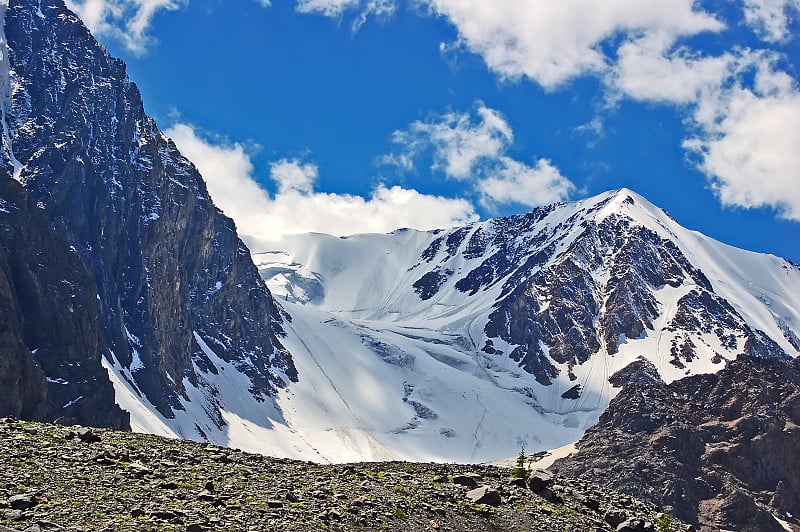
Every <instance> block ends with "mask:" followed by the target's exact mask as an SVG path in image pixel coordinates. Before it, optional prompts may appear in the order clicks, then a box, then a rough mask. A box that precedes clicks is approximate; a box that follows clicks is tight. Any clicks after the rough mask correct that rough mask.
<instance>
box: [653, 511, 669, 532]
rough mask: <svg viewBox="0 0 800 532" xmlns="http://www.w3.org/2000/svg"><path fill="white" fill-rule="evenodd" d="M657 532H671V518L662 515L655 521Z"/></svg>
mask: <svg viewBox="0 0 800 532" xmlns="http://www.w3.org/2000/svg"><path fill="white" fill-rule="evenodd" d="M656 531H657V532H672V518H671V517H670V516H668V515H667V514H663V515H662V516H661V517H659V518H658V519H657V520H656Z"/></svg>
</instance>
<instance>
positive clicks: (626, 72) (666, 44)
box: [606, 33, 738, 104]
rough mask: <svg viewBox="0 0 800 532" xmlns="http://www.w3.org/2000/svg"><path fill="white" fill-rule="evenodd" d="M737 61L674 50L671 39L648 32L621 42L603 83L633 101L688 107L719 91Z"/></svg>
mask: <svg viewBox="0 0 800 532" xmlns="http://www.w3.org/2000/svg"><path fill="white" fill-rule="evenodd" d="M737 62H738V61H737V57H736V56H735V55H734V54H730V53H726V54H722V55H720V56H703V55H700V54H698V53H696V52H694V51H692V50H691V49H688V48H685V47H678V48H674V42H673V39H672V37H671V36H669V35H667V34H664V33H652V34H647V35H644V36H642V37H639V38H635V39H631V40H628V41H626V42H624V43H622V45H621V46H620V47H619V50H618V58H617V62H616V64H615V65H614V66H613V67H612V68H611V70H610V71H609V73H608V75H607V77H606V83H607V84H608V85H609V87H610V88H611V89H612V90H613V91H617V92H618V93H619V94H622V95H624V96H627V97H630V98H633V99H637V100H644V101H651V102H659V103H674V104H692V103H695V102H697V101H698V100H699V99H700V98H702V97H703V96H704V95H706V94H708V93H711V92H715V91H717V90H719V87H720V86H721V85H722V84H723V83H724V82H725V80H726V79H727V78H728V77H730V76H731V75H732V72H733V70H734V68H735V66H736V64H737Z"/></svg>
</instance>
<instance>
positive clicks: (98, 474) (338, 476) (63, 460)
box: [0, 419, 686, 532]
mask: <svg viewBox="0 0 800 532" xmlns="http://www.w3.org/2000/svg"><path fill="white" fill-rule="evenodd" d="M0 453H2V455H3V456H4V457H5V460H3V462H2V463H1V464H0V530H2V527H8V528H10V529H12V530H64V529H68V530H180V531H184V530H185V531H192V532H194V531H202V530H309V531H310V530H323V529H330V530H409V531H423V530H427V531H430V530H451V531H484V530H506V531H512V530H518V531H522V530H542V531H592V532H595V531H597V532H600V531H606V530H608V531H612V530H617V531H625V532H645V531H655V530H656V525H660V528H658V530H659V531H663V532H666V531H668V530H672V531H679V530H685V529H686V528H685V527H684V526H682V525H680V523H679V522H678V521H677V520H673V519H671V518H669V517H666V516H665V515H663V514H661V513H659V511H658V510H657V509H656V508H655V507H654V506H651V505H647V504H644V503H641V502H639V501H636V500H634V499H632V498H631V497H628V496H625V495H620V494H618V493H615V492H613V491H608V490H604V489H598V488H596V487H594V486H592V485H591V484H589V483H587V482H585V481H580V480H574V479H570V478H567V477H560V476H556V477H551V476H550V475H549V474H545V473H535V474H534V475H533V476H532V477H531V480H530V482H529V484H528V485H526V483H525V481H523V480H519V479H517V480H514V479H512V478H511V477H510V475H509V470H508V469H500V468H496V467H489V466H458V465H447V464H439V465H436V464H414V463H401V462H389V463H380V464H370V463H361V464H350V465H340V466H317V465H314V464H311V463H308V462H295V461H290V460H279V459H273V458H267V457H263V456H258V455H250V454H246V453H243V452H240V451H236V450H231V449H224V448H219V447H214V446H206V445H203V444H195V443H191V442H180V441H175V440H167V439H163V438H158V437H153V436H143V435H135V434H130V433H119V432H113V431H94V432H92V431H87V430H78V429H77V428H69V427H59V426H53V425H41V424H36V423H23V422H18V421H14V420H9V419H5V420H0ZM37 527H38V528H37Z"/></svg>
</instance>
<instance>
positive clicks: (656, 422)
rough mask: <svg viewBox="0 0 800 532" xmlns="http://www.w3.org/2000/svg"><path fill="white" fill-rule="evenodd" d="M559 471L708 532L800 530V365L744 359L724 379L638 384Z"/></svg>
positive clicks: (799, 362) (718, 376)
mask: <svg viewBox="0 0 800 532" xmlns="http://www.w3.org/2000/svg"><path fill="white" fill-rule="evenodd" d="M577 448H578V452H577V453H576V454H574V455H572V456H569V457H568V458H566V459H563V460H560V461H558V462H556V463H555V465H554V467H553V469H554V470H556V471H558V472H559V473H562V474H568V475H576V476H580V477H582V478H585V479H588V480H591V481H593V482H597V483H599V484H601V485H606V486H609V487H612V488H614V489H618V490H620V491H623V492H625V493H628V494H631V495H633V496H636V497H640V498H642V499H644V500H647V501H650V502H653V503H655V504H659V505H662V506H664V507H667V506H669V507H672V508H674V511H675V515H676V516H678V517H679V518H681V519H682V520H684V521H686V522H691V523H694V524H696V525H699V526H700V527H701V529H703V530H718V529H720V528H721V529H729V530H737V531H772V530H774V531H776V532H777V531H782V530H784V528H783V526H782V525H781V524H780V523H779V522H778V521H777V520H776V517H777V518H779V519H781V520H783V521H786V522H789V523H790V524H791V526H793V527H794V529H795V530H798V529H800V521H799V520H798V519H797V517H796V516H797V515H798V513H800V360H798V359H795V360H793V361H791V362H788V363H787V362H784V361H781V360H776V359H765V358H760V357H752V356H741V357H739V358H738V359H737V360H735V361H733V362H730V363H729V364H728V365H727V366H726V367H725V368H724V369H723V370H721V371H720V372H719V373H717V374H711V375H699V376H693V377H688V378H686V379H682V380H680V381H676V382H673V383H672V384H669V385H665V384H664V383H661V382H642V381H636V380H634V381H632V382H630V383H629V384H628V385H626V386H625V388H623V390H622V391H621V392H620V393H619V395H618V396H617V397H616V398H615V399H614V400H613V401H612V402H611V405H610V406H609V408H608V410H607V411H606V412H605V413H604V414H603V415H602V416H601V418H600V422H599V423H598V424H597V425H596V426H594V427H592V428H591V429H589V430H588V431H587V433H586V435H585V436H584V438H583V439H581V441H580V442H578V444H577Z"/></svg>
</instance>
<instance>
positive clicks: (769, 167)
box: [684, 63, 800, 221]
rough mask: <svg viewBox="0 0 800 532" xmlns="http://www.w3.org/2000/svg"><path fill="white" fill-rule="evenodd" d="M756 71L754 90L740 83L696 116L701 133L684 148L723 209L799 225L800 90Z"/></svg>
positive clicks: (768, 71) (763, 69)
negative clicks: (768, 210)
mask: <svg viewBox="0 0 800 532" xmlns="http://www.w3.org/2000/svg"><path fill="white" fill-rule="evenodd" d="M757 68H758V71H757V73H756V76H755V83H754V84H753V86H752V87H747V86H743V85H742V84H741V83H736V84H735V85H734V86H733V87H731V88H729V89H727V90H725V91H724V92H723V93H722V94H721V95H720V97H719V99H718V100H717V101H715V102H713V103H710V104H708V109H706V110H705V111H706V112H704V113H702V114H700V113H698V114H697V115H696V119H697V121H698V126H699V130H700V131H699V133H700V134H699V135H698V136H696V137H694V138H691V139H689V140H687V141H686V142H685V143H684V145H685V147H686V148H687V149H689V150H690V151H692V152H694V153H696V154H697V155H699V157H700V162H699V165H698V166H699V168H700V169H701V170H702V171H703V172H705V173H706V175H707V176H708V177H709V180H710V182H711V185H712V188H713V190H714V191H715V193H716V194H717V195H718V197H719V198H720V201H721V202H722V203H723V204H725V205H731V206H739V207H744V208H755V207H773V208H776V209H777V210H778V211H779V212H780V214H781V215H782V216H784V217H785V218H788V219H791V220H795V221H800V91H798V88H797V84H796V82H795V81H794V80H793V79H792V78H791V77H789V76H788V74H786V73H785V72H780V71H775V70H773V69H772V68H770V66H769V65H768V64H765V63H762V64H759V65H758V67H757Z"/></svg>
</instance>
